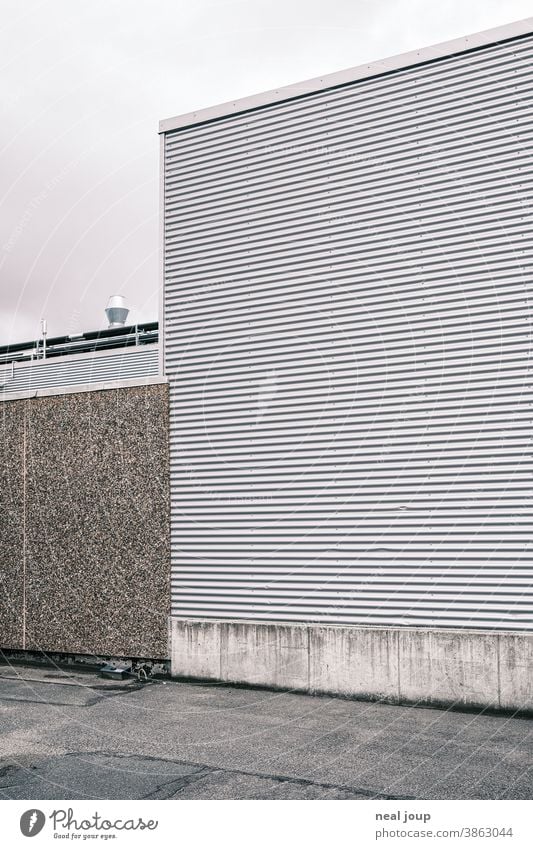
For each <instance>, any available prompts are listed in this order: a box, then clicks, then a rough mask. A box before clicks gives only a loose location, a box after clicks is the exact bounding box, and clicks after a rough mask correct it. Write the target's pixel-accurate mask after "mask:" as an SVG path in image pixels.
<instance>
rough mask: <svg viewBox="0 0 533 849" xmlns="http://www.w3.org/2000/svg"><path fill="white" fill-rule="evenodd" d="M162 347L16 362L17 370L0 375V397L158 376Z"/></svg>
mask: <svg viewBox="0 0 533 849" xmlns="http://www.w3.org/2000/svg"><path fill="white" fill-rule="evenodd" d="M158 348H159V346H158V345H141V346H139V347H133V346H132V347H128V348H116V349H114V350H112V351H109V352H106V353H105V354H101V353H96V354H93V353H88V354H76V355H73V356H67V357H51V358H50V359H47V360H34V361H33V362H22V363H14V364H13V370H12V369H11V365H10V366H9V367H7V368H4V369H3V370H2V373H1V374H0V397H2V396H5V397H6V398H7V397H9V395H10V394H13V393H16V392H27V391H30V390H32V389H54V388H58V387H61V386H77V385H78V384H80V385H81V384H90V383H107V382H108V381H112V380H128V379H130V378H135V377H154V376H155V375H157V374H158V372H159V355H158Z"/></svg>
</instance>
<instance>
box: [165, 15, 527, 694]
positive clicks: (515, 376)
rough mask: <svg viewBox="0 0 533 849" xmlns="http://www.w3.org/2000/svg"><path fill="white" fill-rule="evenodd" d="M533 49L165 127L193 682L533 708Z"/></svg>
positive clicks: (515, 34)
mask: <svg viewBox="0 0 533 849" xmlns="http://www.w3.org/2000/svg"><path fill="white" fill-rule="evenodd" d="M532 33H533V19H530V20H527V21H523V22H521V23H518V24H513V25H510V26H507V27H503V28H500V29H497V30H492V31H490V32H488V33H482V34H479V35H475V36H470V37H468V38H464V39H458V40H456V41H453V42H450V43H447V44H444V45H438V46H437V47H434V48H428V49H426V50H422V51H419V52H415V53H410V54H406V55H404V56H400V57H397V58H394V59H390V60H387V61H384V62H377V63H374V64H372V65H367V66H363V67H361V68H357V69H354V70H350V71H347V72H343V73H339V74H334V75H332V76H328V77H324V78H321V79H317V80H312V81H310V82H308V83H302V84H300V85H295V86H291V87H289V88H286V89H280V90H277V91H273V92H268V93H266V94H264V95H259V96H257V97H252V98H246V99H244V100H240V101H236V102H233V103H228V104H224V105H222V106H220V107H215V108H213V109H207V110H203V111H200V112H195V113H192V114H189V115H185V116H183V117H179V118H172V119H169V120H166V121H163V122H162V123H161V126H160V132H161V139H162V157H161V161H162V174H161V188H162V205H163V228H162V259H163V263H162V264H163V273H164V280H163V286H164V301H163V306H162V315H161V322H162V323H163V325H164V333H163V338H164V345H163V357H164V369H165V374H166V376H167V377H168V380H169V399H170V483H171V559H172V565H171V571H172V576H171V579H172V582H171V594H172V595H171V604H172V616H171V634H172V646H171V650H172V670H173V673H174V674H175V675H177V676H193V677H199V678H208V679H216V680H224V681H234V682H248V683H253V684H264V685H269V686H281V687H289V688H295V689H299V690H310V691H315V692H326V693H343V694H350V695H354V696H357V695H360V696H365V697H371V698H385V699H389V700H393V701H395V700H405V701H422V702H429V703H445V704H459V705H478V706H483V707H501V708H509V709H512V710H520V709H531V708H532V707H533V688H532V675H531V658H532V649H531V645H532V643H531V633H532V631H533V582H532V578H533V568H532V561H531V530H532V510H533V477H532V471H533V468H532V467H533V461H532V451H531V448H532V428H531V425H532V417H533V407H532V400H533V396H532V387H531V366H530V356H531V307H530V305H531V292H532V286H533V284H532V279H533V278H532V272H533V235H532V233H533V229H532V225H533V214H532V200H533V178H532V174H533V171H532V165H533V156H532V141H533V129H532V127H533V124H532V120H531V119H532V114H533V113H532V105H533V94H532V91H533V85H532V84H533V34H532Z"/></svg>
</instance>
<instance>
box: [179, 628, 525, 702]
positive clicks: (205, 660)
mask: <svg viewBox="0 0 533 849" xmlns="http://www.w3.org/2000/svg"><path fill="white" fill-rule="evenodd" d="M170 632H171V673H172V675H173V676H174V677H179V678H198V679H203V680H211V681H224V682H227V683H232V684H252V685H259V686H266V687H274V688H280V689H284V690H287V689H288V690H296V691H299V692H309V693H326V694H332V695H342V696H349V697H351V698H360V699H380V700H382V701H386V702H393V703H400V702H401V703H411V704H413V703H414V704H418V703H420V704H425V705H439V706H446V707H457V708H466V707H469V708H492V709H496V710H498V709H500V710H512V711H524V712H530V711H532V710H533V674H532V672H533V635H529V634H520V633H513V632H501V631H500V632H490V631H454V630H433V629H414V628H396V629H394V628H363V627H359V626H347V627H343V626H321V625H287V624H277V623H274V624H258V623H254V622H210V621H196V620H183V619H176V618H172V619H171V621H170Z"/></svg>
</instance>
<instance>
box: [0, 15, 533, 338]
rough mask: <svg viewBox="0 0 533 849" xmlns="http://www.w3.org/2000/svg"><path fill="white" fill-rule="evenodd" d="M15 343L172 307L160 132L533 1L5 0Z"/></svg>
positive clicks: (2, 293)
mask: <svg viewBox="0 0 533 849" xmlns="http://www.w3.org/2000/svg"><path fill="white" fill-rule="evenodd" d="M0 11H1V15H0V66H1V68H2V70H1V75H0V297H1V301H0V344H5V343H8V342H10V341H14V342H16V341H25V340H28V339H32V338H35V337H36V336H37V335H38V333H39V320H40V318H41V317H42V316H44V317H46V318H47V320H48V331H49V335H52V336H53V335H63V334H65V333H77V332H81V331H84V330H93V329H96V328H99V327H104V326H105V316H104V312H103V310H104V307H105V305H106V301H107V298H108V296H109V295H111V294H115V293H117V294H124V295H125V296H126V297H127V299H128V302H129V305H130V307H131V314H130V319H131V320H132V322H135V321H139V322H140V321H149V320H153V319H156V318H157V311H158V307H157V304H158V168H159V141H158V135H157V130H158V122H159V119H161V118H166V117H169V116H171V115H179V114H180V113H182V112H189V111H192V110H193V109H197V108H202V107H205V106H211V105H213V104H216V103H219V102H223V101H226V100H230V99H234V98H237V97H243V96H245V95H249V94H254V93H256V92H260V91H264V90H266V89H271V88H275V87H277V86H280V85H286V84H289V83H293V82H298V81H300V80H305V79H308V78H310V77H316V76H319V75H320V74H324V73H329V72H333V71H338V70H342V69H344V68H349V67H351V66H356V65H359V64H361V63H363V62H367V61H371V60H375V59H382V58H385V57H387V56H392V55H394V54H396V53H401V52H404V51H407V50H413V49H416V48H419V47H424V46H427V45H430V44H435V43H437V42H439V41H445V40H447V39H450V38H456V37H458V36H462V35H466V34H469V33H473V32H478V31H480V30H483V29H488V28H490V27H493V26H498V25H500V24H504V23H508V22H510V21H514V20H519V19H521V18H525V17H527V16H528V15H533V0H506V2H505V3H503V2H501V0H443V2H441V3H440V4H439V3H431V2H429V0H242V2H241V0H239V1H238V2H232V0H216V1H215V2H206V0H188V2H184V0H151V2H148V0H142V2H141V0H76V1H75V2H73V0H44V2H42V0H41V2H33V0H25V2H23V3H21V2H20V0H0Z"/></svg>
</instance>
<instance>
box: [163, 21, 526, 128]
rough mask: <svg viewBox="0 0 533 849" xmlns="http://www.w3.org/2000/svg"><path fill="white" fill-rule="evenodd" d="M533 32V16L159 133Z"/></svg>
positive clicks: (184, 120)
mask: <svg viewBox="0 0 533 849" xmlns="http://www.w3.org/2000/svg"><path fill="white" fill-rule="evenodd" d="M532 33H533V17H529V18H524V19H523V20H520V21H515V22H513V23H510V24H504V25H503V26H499V27H493V28H492V29H488V30H483V31H482V32H478V33H474V34H473V35H466V36H462V37H461V38H454V39H452V40H450V41H444V42H440V43H439V44H434V45H431V46H429V47H424V48H421V49H420V50H411V51H409V52H408V53H399V54H398V55H396V56H392V57H390V58H387V59H380V60H378V61H376V62H370V63H367V64H364V65H359V66H357V67H355V68H348V69H347V70H345V71H336V72H334V73H332V74H325V75H323V76H321V77H315V78H313V79H310V80H306V81H304V82H299V83H293V84H291V85H287V86H281V87H280V88H276V89H271V90H270V91H265V92H262V93H260V94H254V95H251V96H248V97H242V98H239V99H237V100H233V101H229V102H226V103H221V104H218V105H216V106H209V107H207V108H205V109H199V110H197V111H195V112H187V113H185V114H184V115H176V116H174V117H171V118H166V119H164V120H162V121H160V122H159V132H160V133H168V132H171V131H172V130H178V129H184V128H185V127H190V126H194V125H196V124H203V123H207V122H210V121H215V120H217V119H220V118H226V117H229V116H230V115H237V114H240V113H242V112H249V111H252V110H255V109H259V108H261V107H264V106H271V105H273V104H275V103H281V102H283V101H287V100H293V99H297V98H300V97H305V96H306V95H310V94H315V93H317V92H319V91H325V90H327V89H333V88H338V87H340V86H344V85H349V84H350V83H354V82H357V81H358V80H363V79H367V78H370V77H376V76H381V75H384V74H390V73H391V72H393V71H400V70H404V69H406V68H410V67H413V66H415V65H421V64H425V63H428V62H433V61H435V60H437V59H445V58H446V57H448V56H453V55H456V54H458V53H467V52H469V51H473V50H478V49H480V48H482V47H488V46H489V45H492V44H498V43H499V42H503V41H512V40H513V39H516V38H520V37H523V36H527V35H531V34H532Z"/></svg>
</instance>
